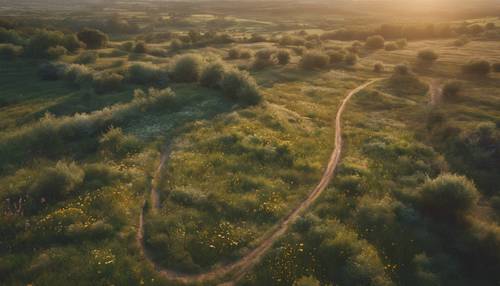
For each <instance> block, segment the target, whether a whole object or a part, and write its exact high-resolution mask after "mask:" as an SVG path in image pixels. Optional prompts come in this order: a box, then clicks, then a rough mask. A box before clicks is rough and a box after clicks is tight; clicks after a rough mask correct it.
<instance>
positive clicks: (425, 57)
mask: <svg viewBox="0 0 500 286" xmlns="http://www.w3.org/2000/svg"><path fill="white" fill-rule="evenodd" d="M417 58H418V60H419V61H421V62H424V63H432V62H435V61H436V60H437V59H438V58H439V55H438V54H437V53H436V52H435V51H433V50H431V49H425V50H421V51H419V52H418V54H417Z"/></svg>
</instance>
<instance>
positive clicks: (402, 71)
mask: <svg viewBox="0 0 500 286" xmlns="http://www.w3.org/2000/svg"><path fill="white" fill-rule="evenodd" d="M410 74H411V69H410V67H409V66H408V65H407V64H398V65H396V66H394V75H395V76H407V75H410Z"/></svg>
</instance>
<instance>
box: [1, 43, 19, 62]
mask: <svg viewBox="0 0 500 286" xmlns="http://www.w3.org/2000/svg"><path fill="white" fill-rule="evenodd" d="M22 53H23V47H20V46H16V45H12V44H6V45H0V58H6V59H13V58H15V57H18V56H20V55H21V54H22Z"/></svg>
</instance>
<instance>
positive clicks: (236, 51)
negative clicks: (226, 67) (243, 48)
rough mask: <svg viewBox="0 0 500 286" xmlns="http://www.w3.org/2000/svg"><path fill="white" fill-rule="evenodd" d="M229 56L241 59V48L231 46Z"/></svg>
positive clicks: (232, 58) (229, 57)
mask: <svg viewBox="0 0 500 286" xmlns="http://www.w3.org/2000/svg"><path fill="white" fill-rule="evenodd" d="M227 58H228V59H231V60H235V59H239V58H240V49H239V48H236V47H235V48H231V49H229V51H228V52H227Z"/></svg>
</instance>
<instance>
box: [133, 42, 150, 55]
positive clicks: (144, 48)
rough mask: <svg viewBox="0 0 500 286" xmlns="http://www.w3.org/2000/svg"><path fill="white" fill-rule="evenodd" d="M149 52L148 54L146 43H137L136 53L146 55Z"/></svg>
mask: <svg viewBox="0 0 500 286" xmlns="http://www.w3.org/2000/svg"><path fill="white" fill-rule="evenodd" d="M147 52H148V47H147V45H146V43H144V42H142V41H140V42H137V43H136V44H135V47H134V53H137V54H145V53H147Z"/></svg>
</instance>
